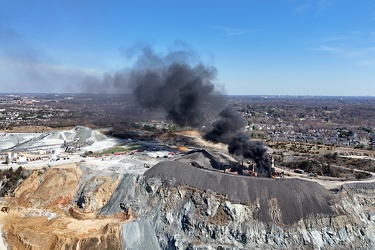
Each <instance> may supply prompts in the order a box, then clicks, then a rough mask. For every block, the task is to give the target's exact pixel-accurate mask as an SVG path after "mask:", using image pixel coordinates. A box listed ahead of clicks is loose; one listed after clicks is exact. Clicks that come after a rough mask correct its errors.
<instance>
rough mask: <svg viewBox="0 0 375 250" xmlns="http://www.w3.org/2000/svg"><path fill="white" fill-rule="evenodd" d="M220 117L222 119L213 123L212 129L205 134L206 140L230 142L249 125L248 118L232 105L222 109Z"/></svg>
mask: <svg viewBox="0 0 375 250" xmlns="http://www.w3.org/2000/svg"><path fill="white" fill-rule="evenodd" d="M219 117H220V119H219V120H217V121H215V122H214V123H213V124H212V126H213V128H212V130H211V131H209V132H208V133H206V134H205V135H204V136H203V138H204V139H205V140H207V141H212V142H214V143H218V142H221V143H225V144H228V143H229V142H230V141H231V139H232V138H233V137H234V136H235V135H236V134H238V133H239V132H240V131H242V130H243V128H244V127H245V126H246V125H247V121H246V119H245V118H244V117H243V116H242V115H241V114H240V113H239V112H238V111H237V110H235V109H234V108H233V107H230V106H228V107H226V108H225V109H224V110H223V111H221V112H220V114H219Z"/></svg>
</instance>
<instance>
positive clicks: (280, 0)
mask: <svg viewBox="0 0 375 250" xmlns="http://www.w3.org/2000/svg"><path fill="white" fill-rule="evenodd" d="M176 44H177V45H176ZM179 44H186V45H187V46H188V47H189V48H193V49H194V50H195V51H196V53H197V54H198V55H199V57H200V60H201V61H202V62H203V63H205V64H207V65H210V66H214V67H216V68H217V71H218V78H217V83H218V85H219V86H225V89H226V93H228V94H243V95H361V96H364V95H366V96H367V95H371V96H374V95H375V1H374V0H360V1H354V0H341V1H339V0H316V1H315V0H273V1H270V0H236V1H229V0H201V1H198V0H189V1H188V0H179V1H177V0H174V1H171V0H159V1H151V0H150V1H144V0H138V1H130V0H123V1H115V0H112V1H104V0H100V1H99V0H94V1H93V0H91V1H87V0H80V1H73V0H65V1H59V0H54V1H50V0H45V1H38V0H35V1H29V0H27V1H26V0H25V1H22V0H0V92H3V93H4V92H38V93H40V92H76V91H78V90H79V89H80V87H79V86H80V83H81V82H82V80H83V79H85V77H87V76H100V75H103V74H105V73H108V72H109V73H113V72H116V71H120V70H122V69H124V68H127V67H131V65H132V63H133V61H132V60H131V59H130V58H129V57H126V56H125V54H126V53H125V51H127V50H128V49H129V48H131V47H134V46H135V45H148V46H151V47H152V48H153V49H154V50H155V51H157V52H159V53H167V51H168V50H170V49H171V48H173V47H174V46H178V45H179Z"/></svg>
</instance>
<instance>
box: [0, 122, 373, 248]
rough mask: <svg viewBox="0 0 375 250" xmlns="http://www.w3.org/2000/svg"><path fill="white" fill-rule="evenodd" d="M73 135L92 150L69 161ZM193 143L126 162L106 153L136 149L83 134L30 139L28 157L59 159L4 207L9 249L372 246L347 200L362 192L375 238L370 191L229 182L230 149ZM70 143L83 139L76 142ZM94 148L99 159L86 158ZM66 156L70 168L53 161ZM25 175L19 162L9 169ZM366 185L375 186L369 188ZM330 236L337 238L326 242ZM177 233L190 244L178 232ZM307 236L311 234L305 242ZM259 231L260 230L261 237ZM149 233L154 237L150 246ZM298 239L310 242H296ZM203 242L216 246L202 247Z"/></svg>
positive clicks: (0, 218) (241, 179)
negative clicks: (39, 155)
mask: <svg viewBox="0 0 375 250" xmlns="http://www.w3.org/2000/svg"><path fill="white" fill-rule="evenodd" d="M74 131H75V132H76V133H77V132H78V131H81V133H82V132H84V133H82V134H78V133H77V134H78V135H77V136H80V138H81V140H82V142H87V144H86V145H82V146H81V147H77V151H74V152H63V150H64V147H61V146H63V145H64V144H66V143H67V141H66V139H67V137H66V136H65V137H64V136H62V134H67V135H70V136H71V135H72V133H73V132H74ZM84 135H86V137H87V138H85V136H84ZM92 135H94V136H92ZM179 136H181V134H180V135H179ZM185 136H186V137H187V138H188V140H195V139H196V141H195V145H196V146H195V147H194V148H192V147H190V146H189V145H169V144H168V143H167V144H163V143H161V142H160V141H158V142H157V141H155V142H142V141H139V142H137V143H136V144H137V145H141V147H138V148H137V149H134V148H133V147H129V148H130V149H131V150H128V151H127V153H126V154H120V153H116V152H114V153H103V154H100V151H102V150H106V149H110V150H111V148H113V146H116V145H127V144H126V143H129V140H125V141H116V140H115V139H113V138H107V137H106V136H104V135H100V134H98V133H97V132H92V131H91V130H90V129H88V128H83V127H80V128H78V129H77V128H73V130H71V131H67V132H65V131H60V132H58V133H53V134H48V135H46V136H41V135H38V136H37V137H36V138H34V139H29V138H28V139H27V141H26V142H24V143H22V144H21V145H19V148H20V149H22V150H26V149H27V148H28V147H30V145H31V148H32V150H33V151H37V150H47V149H50V150H51V155H50V157H49V158H43V159H41V160H37V161H30V162H28V163H27V164H24V165H23V168H25V169H28V170H30V171H32V170H34V171H33V172H32V174H31V175H30V176H28V178H26V179H25V180H24V181H23V182H22V183H20V184H19V185H18V187H17V188H16V189H15V191H14V192H13V193H12V194H11V195H10V196H8V197H4V198H2V200H1V205H2V207H8V208H9V209H10V211H8V213H7V212H0V224H1V230H2V235H3V247H5V249H10V248H13V249H24V248H28V249H39V248H40V247H41V246H46V248H42V249H63V248H77V247H79V248H86V249H87V248H90V249H103V248H114V249H170V248H168V244H172V243H168V242H174V243H173V244H174V247H175V248H171V249H178V248H182V247H185V248H186V247H188V246H189V243H188V242H191V241H193V240H195V241H199V242H200V243H199V244H197V245H196V246H195V247H196V248H195V249H206V247H208V246H213V247H215V244H216V246H219V245H225V246H227V247H228V249H247V248H249V247H250V248H255V249H256V248H259V249H262V248H264V247H267V246H268V247H278V248H279V247H280V248H283V247H288V246H297V245H298V244H302V243H303V242H305V244H306V246H318V247H319V246H325V245H327V244H328V245H329V244H330V246H332V247H335V246H336V247H337V246H357V245H356V244H357V242H358V240H359V239H361V240H365V242H367V243H366V244H368V245H366V246H371V244H372V243H371V242H373V241H371V239H372V238H371V237H370V235H371V234H370V235H369V234H364V235H362V233H361V232H360V230H359V229H358V230H357V229H356V228H357V227H358V228H362V227H363V226H364V225H363V224H361V222H360V221H358V220H357V219H356V218H355V217H350V216H349V214H350V213H352V210H351V209H352V208H351V205H348V204H350V199H351V198H347V197H349V196H347V194H346V192H349V191H350V192H354V193H355V194H354V196H355V197H357V196H356V195H357V194H356V192H362V193H361V194H360V195H358V197H362V198H361V202H362V203H361V204H363V205H361V206H363V208H361V209H360V210H358V209H357V210H355V212H353V214H357V215H356V216H364V217H366V218H369V219H368V221H369V223H367V224H365V226H366V227H368V228H369V230H370V229H371V230H372V226H371V220H372V218H375V217H372V216H373V214H375V213H373V212H374V211H373V210H372V208H370V207H369V206H368V205H366V204H367V203H368V202H370V200H371V199H373V196H372V195H371V194H369V192H370V193H371V190H372V189H369V190H365V191H363V186H360V191H357V189H358V190H359V186H355V185H356V184H355V183H358V182H355V183H353V184H349V183H348V184H346V183H345V182H340V185H339V186H338V185H335V187H334V189H333V191H330V190H329V189H327V188H325V187H324V185H320V184H319V183H323V184H324V183H330V181H324V180H321V179H318V178H317V179H312V178H309V177H301V175H299V174H296V175H295V176H285V177H284V178H276V179H272V178H264V177H253V176H244V175H238V174H234V173H230V172H229V173H228V172H225V171H224V170H225V169H223V168H222V167H223V166H224V167H225V166H228V165H229V164H231V163H233V162H237V160H236V159H234V158H233V157H231V156H230V155H229V154H228V152H226V151H225V147H224V146H223V145H222V144H212V143H206V142H205V141H204V140H202V139H201V138H200V136H199V134H197V133H185ZM82 138H83V139H82ZM69 140H71V141H72V142H74V141H75V140H76V139H75V138H74V136H71V137H68V143H69ZM134 144H135V143H131V144H129V145H134ZM177 146H180V147H177ZM95 147H97V148H98V149H100V150H98V151H97V152H93V153H94V154H93V155H90V154H85V152H86V153H87V152H89V151H92V149H94V148H95ZM125 148H126V147H124V150H125ZM144 149H149V150H150V151H148V150H144ZM53 150H54V152H53V153H52V151H53ZM20 151H21V150H20ZM20 151H19V153H18V154H20V153H21V152H20ZM170 152H173V154H169V153H170ZM62 154H64V155H66V156H67V157H66V159H62V158H61V159H60V160H59V161H56V160H52V159H55V158H56V157H57V156H58V155H62ZM98 155H99V156H98ZM164 156H165V157H164ZM237 163H238V162H237ZM238 164H240V163H238ZM19 166H20V165H19V164H18V163H10V164H9V165H3V166H1V168H3V169H4V168H9V167H13V168H17V167H19ZM336 182H338V180H336ZM366 182H373V179H369V180H365V181H364V182H363V183H364V184H363V185H366V184H365V183H366ZM350 185H352V186H350ZM341 186H343V187H344V188H341ZM369 187H372V186H371V183H369ZM348 190H349V191H348ZM353 190H355V191H353ZM363 195H365V197H367V198H363ZM342 197H345V199H343V198H342ZM366 199H367V200H366ZM343 202H344V204H343ZM346 220H347V221H349V222H350V224H351V225H352V226H351V227H349V226H348V225H347V224H346V222H345V221H346ZM327 227H328V228H331V229H329V230H331V231H332V232H331V231H330V232H331V233H332V235H333V236H329V235H330V234H326V231H325V230H326V229H324V228H327ZM176 228H177V231H178V233H177V234H179V235H183V237H182V238H178V236H177V234H176V232H175V233H173V231H174V229H176ZM204 228H206V229H204ZM301 228H302V229H303V230H305V231H303V230H302V231H301V232H302V233H301V234H299V233H297V231H300V230H301ZM340 228H345V231H340ZM254 230H255V231H256V230H259V231H258V233H254V234H253V231H254ZM294 230H297V231H294ZM327 230H328V229H327ZM142 232H144V233H146V234H147V235H148V236H149V237H148V238H147V239H146V238H144V237H145V235H143V233H142ZM303 232H305V233H303ZM294 233H295V234H296V235H299V236H298V237H301V238H298V237H297V238H294V237H292V238H293V239H292V238H291V239H290V240H287V239H288V237H290V236H288V235H291V234H294ZM199 234H201V236H198V235H199ZM47 235H48V237H47ZM204 235H206V236H205V237H207V239H205V238H201V237H203V236H204ZM215 235H216V236H215ZM241 235H242V236H241ZM256 235H258V236H256ZM259 235H264V238H262V237H263V236H262V237H261V236H259ZM267 235H268V236H267ZM317 235H319V236H317ZM327 235H328V236H327ZM241 237H242V238H241ZM259 237H260V238H259ZM267 237H268V239H269V238H270V237H271V238H273V239H274V240H273V241H272V242H270V241H269V240H267ZM280 237H283V238H284V241H280ZM327 237H328V238H327ZM320 239H322V240H320ZM349 239H350V240H349ZM355 239H357V240H355ZM330 240H331V241H330ZM141 242H144V243H142V244H141ZM214 242H217V243H214ZM301 242H302V243H301ZM47 246H48V247H47ZM200 247H201V248H200Z"/></svg>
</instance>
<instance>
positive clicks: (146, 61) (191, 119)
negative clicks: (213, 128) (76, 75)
mask: <svg viewBox="0 0 375 250" xmlns="http://www.w3.org/2000/svg"><path fill="white" fill-rule="evenodd" d="M132 52H134V51H132ZM195 57H196V55H195V53H194V52H192V51H191V50H176V51H171V52H170V53H167V54H166V55H163V54H156V53H155V52H153V50H152V49H150V48H144V49H143V50H142V52H141V53H140V55H138V58H137V60H136V62H135V63H134V65H133V67H132V68H128V69H124V70H122V71H121V72H116V73H114V74H106V75H105V76H104V77H103V79H102V80H98V79H96V78H87V80H86V82H85V83H84V85H85V86H86V89H100V90H102V89H108V90H111V91H115V92H120V93H126V91H129V90H130V92H131V93H132V94H133V96H134V97H135V99H136V101H137V102H138V103H139V104H141V105H142V106H143V107H145V108H148V109H160V110H163V111H165V112H166V114H167V118H168V119H169V120H171V121H173V122H174V123H175V124H177V125H179V126H181V127H187V126H189V127H194V128H197V127H199V126H202V125H203V124H205V123H207V120H208V116H209V115H210V114H212V113H213V112H215V113H217V112H218V107H220V108H222V107H223V104H222V103H223V101H222V97H221V95H220V94H219V91H218V90H217V89H215V84H214V82H215V80H216V75H217V72H216V69H215V68H213V67H207V66H205V65H203V64H202V63H201V62H196V61H197V60H196V59H195Z"/></svg>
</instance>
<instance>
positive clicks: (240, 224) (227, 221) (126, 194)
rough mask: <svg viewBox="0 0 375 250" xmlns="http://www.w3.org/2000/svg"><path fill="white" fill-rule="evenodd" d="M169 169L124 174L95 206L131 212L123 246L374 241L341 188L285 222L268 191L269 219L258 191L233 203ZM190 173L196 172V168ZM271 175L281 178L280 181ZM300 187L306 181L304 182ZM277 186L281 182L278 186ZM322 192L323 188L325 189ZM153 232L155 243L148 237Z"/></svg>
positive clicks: (307, 245)
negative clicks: (255, 195)
mask: <svg viewBox="0 0 375 250" xmlns="http://www.w3.org/2000/svg"><path fill="white" fill-rule="evenodd" d="M169 172H170V173H171V172H173V168H172V169H169ZM175 173H176V172H175ZM179 174H180V173H179ZM146 175H148V174H146ZM171 175H172V174H170V175H169V178H163V179H164V180H163V181H161V179H160V178H159V177H156V176H154V177H146V176H136V175H125V176H124V178H123V180H122V181H121V182H120V184H119V186H118V187H117V189H116V191H115V192H114V194H113V196H112V197H111V199H110V201H109V202H108V203H107V205H106V206H104V207H103V209H102V210H101V213H102V214H107V215H109V214H115V213H118V212H119V211H121V203H122V204H123V205H124V204H126V206H127V207H128V208H131V209H132V210H133V211H134V212H135V213H136V214H137V219H136V220H134V221H131V222H127V223H126V224H124V225H123V226H122V228H121V232H122V236H121V237H122V241H123V249H160V248H161V249H371V248H374V247H375V244H374V242H375V241H374V239H373V238H372V236H371V235H372V228H373V225H371V224H370V221H369V220H368V219H366V220H368V222H364V221H363V220H362V219H361V216H365V214H363V212H361V211H357V213H354V212H353V209H354V208H355V207H356V206H357V205H356V204H355V203H353V201H352V200H351V198H348V197H350V196H351V195H349V194H348V192H347V190H345V189H343V190H342V191H340V192H339V193H338V194H337V195H335V194H334V193H329V195H327V196H324V195H322V197H326V198H328V200H326V202H327V203H328V205H329V208H330V210H329V211H328V212H327V213H326V212H325V210H324V209H323V210H321V211H320V212H319V213H318V212H317V213H310V214H307V215H305V214H300V216H301V217H300V218H299V219H294V220H293V221H288V223H285V222H284V218H283V214H285V213H287V214H288V211H283V210H281V209H288V207H284V206H283V205H280V203H281V202H279V200H277V198H272V197H270V196H268V197H270V199H268V201H267V202H268V204H267V211H266V212H267V213H268V214H269V218H270V219H271V220H272V221H267V220H264V219H263V218H262V215H261V213H260V209H262V208H260V207H259V206H258V205H257V204H262V202H260V200H261V198H260V197H259V198H255V200H254V202H253V201H252V200H251V201H250V202H248V203H239V202H235V201H231V200H230V199H228V197H227V195H225V194H219V193H217V192H213V191H212V190H208V189H206V190H200V189H198V188H196V187H193V186H188V185H186V184H180V183H178V182H177V181H176V179H174V178H172V177H171ZM196 178H197V179H199V178H200V173H199V172H197V177H196ZM207 181H208V180H207ZM210 181H211V182H212V180H210ZM271 181H273V182H275V183H282V184H283V182H278V181H275V180H271ZM292 183H293V182H292ZM297 183H299V182H297ZM302 183H303V184H305V182H302ZM219 184H220V182H219ZM282 184H281V185H282ZM292 186H293V184H292ZM236 187H238V186H236ZM293 187H295V186H293ZM306 188H310V186H309V185H308V184H307V185H306ZM282 190H283V189H282V188H281V189H280V191H282ZM317 190H318V191H319V190H320V188H317V189H312V190H311V192H317ZM275 192H276V191H275ZM322 192H323V194H325V192H326V190H323V191H322ZM327 192H328V191H327ZM270 193H272V192H270V191H268V192H266V191H264V192H263V193H262V194H266V195H267V194H270ZM315 195H316V194H315ZM332 197H334V199H333V200H332ZM335 197H338V198H339V199H336V198H335ZM341 200H342V201H341ZM300 201H301V202H302V203H306V204H307V205H306V204H302V206H308V205H310V204H311V203H310V201H307V200H304V199H300ZM332 201H334V202H332ZM320 202H323V201H322V200H320ZM281 204H283V203H281ZM318 207H319V206H318ZM319 208H320V207H319ZM266 212H264V213H266ZM365 217H366V216H365ZM367 218H371V219H373V218H374V217H371V216H370V217H369V214H368V213H367ZM142 231H143V234H147V235H150V237H147V238H144V237H143V238H142V237H141V236H140V235H142ZM154 234H155V235H156V239H157V240H158V243H159V244H158V245H157V244H156V242H155V237H153V235H154ZM135 239H136V240H135ZM140 242H142V244H141V243H140Z"/></svg>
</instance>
